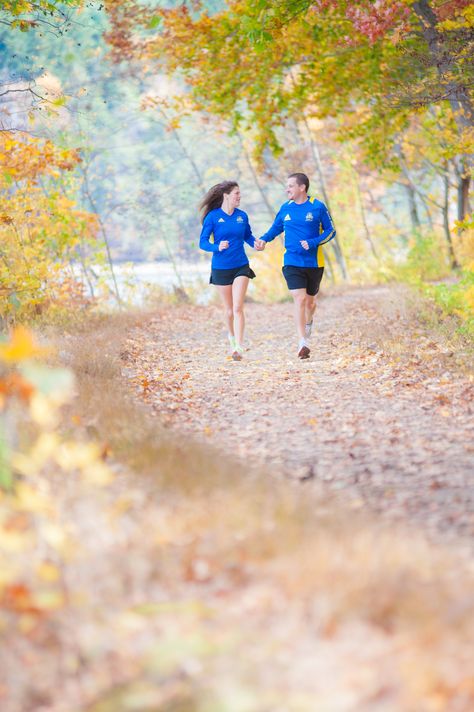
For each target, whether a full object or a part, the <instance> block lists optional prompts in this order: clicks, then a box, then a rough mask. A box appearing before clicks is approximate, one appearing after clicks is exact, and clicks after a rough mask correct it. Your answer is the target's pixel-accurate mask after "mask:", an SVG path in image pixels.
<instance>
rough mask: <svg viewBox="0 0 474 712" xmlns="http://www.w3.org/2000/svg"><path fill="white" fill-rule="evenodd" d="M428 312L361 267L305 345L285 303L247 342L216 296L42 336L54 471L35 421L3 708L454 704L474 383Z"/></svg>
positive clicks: (91, 710)
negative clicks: (58, 398) (240, 356)
mask: <svg viewBox="0 0 474 712" xmlns="http://www.w3.org/2000/svg"><path fill="white" fill-rule="evenodd" d="M420 323H421V322H419V321H418V318H417V316H416V309H415V310H414V308H413V306H409V305H408V303H407V302H406V299H405V296H404V294H403V292H402V291H401V290H400V289H398V288H397V289H392V288H390V289H388V288H387V289H381V288H380V289H379V288H378V289H373V290H369V289H365V290H353V291H346V292H344V293H339V294H338V293H331V294H328V296H326V297H325V298H324V299H322V300H321V303H320V309H319V313H318V333H317V335H316V336H315V337H314V338H313V345H314V348H313V355H312V358H311V359H310V360H309V361H306V362H301V361H298V360H297V358H296V355H295V353H294V346H295V344H294V336H293V323H292V316H291V306H290V305H289V304H281V305H276V306H271V307H269V306H263V305H257V304H250V305H249V306H248V334H249V343H248V350H247V351H246V354H245V360H244V361H242V362H241V363H235V362H233V361H231V360H230V359H229V358H228V357H227V354H226V344H225V334H224V332H223V329H222V327H221V322H220V311H219V309H218V308H217V307H213V306H212V307H200V308H198V307H176V308H174V307H166V308H165V307H164V308H163V309H162V310H161V311H160V312H159V313H157V314H155V315H153V316H150V315H145V317H144V316H143V315H140V314H139V315H116V316H112V317H107V318H104V319H102V320H99V321H98V322H97V323H87V324H85V325H84V326H83V329H82V331H79V332H76V331H74V332H71V333H69V334H66V335H62V336H61V337H58V338H57V339H56V341H58V342H59V343H58V345H59V347H60V356H59V357H58V358H59V359H60V361H61V362H62V363H63V364H64V365H67V366H68V367H69V368H71V369H72V371H73V372H74V374H75V377H76V387H75V389H76V390H75V398H74V400H73V401H72V402H71V403H70V405H69V406H68V408H67V409H66V410H65V411H64V412H63V421H62V428H61V434H60V433H57V447H58V448H59V452H60V454H61V458H60V460H61V462H63V463H64V468H65V469H64V468H63V469H61V468H59V467H58V465H57V464H56V465H55V461H54V460H53V459H52V458H51V447H52V443H53V445H54V442H53V441H54V438H52V437H51V435H52V433H51V432H50V431H49V430H46V431H44V432H42V434H40V439H39V440H38V441H37V442H34V443H33V447H32V450H31V453H30V455H29V456H28V457H26V459H25V457H23V460H22V462H23V469H24V474H23V475H22V479H21V482H19V489H18V493H17V495H16V497H17V499H16V500H15V501H12V502H11V505H12V506H14V507H16V509H15V508H13V510H12V511H11V512H10V511H9V510H8V509H7V505H8V504H9V502H8V501H7V500H6V498H5V497H4V498H3V500H0V504H2V503H3V509H2V510H1V512H0V525H1V526H2V527H3V529H2V548H0V554H2V553H3V554H4V559H5V560H6V561H7V562H9V563H10V564H11V565H12V566H13V565H14V571H13V573H14V574H15V576H14V583H13V584H12V585H9V586H8V587H7V589H6V591H7V595H4V596H3V598H2V600H1V606H0V643H1V645H0V708H1V710H2V712H4V711H5V712H33V711H34V712H73V711H74V712H151V711H152V710H153V712H438V711H439V712H471V711H472V709H474V677H473V674H472V640H473V636H474V630H473V628H474V615H473V613H474V611H473V606H474V575H473V570H472V549H471V547H472V479H471V480H469V478H470V477H471V478H472V474H471V470H472V468H471V467H470V465H471V463H472V454H473V453H472V449H470V448H472V413H470V411H469V409H470V408H471V407H472V405H471V401H472V398H471V399H470V396H471V395H472V393H471V390H472V382H471V380H470V376H469V374H468V372H467V368H466V363H467V360H468V354H465V353H461V351H460V350H459V348H460V347H459V346H456V347H455V348H454V343H457V344H460V343H462V342H461V341H459V340H457V341H456V342H454V341H453V342H451V343H450V342H449V341H448V339H447V337H446V335H441V334H438V336H435V335H433V334H431V333H429V331H428V330H427V329H425V328H424V327H422V326H421V325H420ZM433 333H434V332H433ZM453 348H454V350H453ZM131 392H132V394H133V393H134V392H135V396H136V397H131ZM143 401H145V402H146V403H148V407H143ZM36 415H37V416H38V413H36ZM43 415H44V414H43ZM163 421H165V427H163V425H162V423H163ZM27 424H28V423H27ZM48 427H50V426H48ZM28 428H31V423H29V425H28ZM28 428H26V430H25V434H26V433H27V431H28ZM63 431H64V432H63ZM183 434H184V437H183ZM63 436H68V437H70V438H72V437H74V442H73V444H70V445H69V449H66V450H65V449H64V443H62V440H61V438H62V437H63ZM191 436H192V437H191ZM76 441H77V442H76ZM91 441H94V443H95V444H96V446H95V447H96V449H97V448H98V451H99V452H100V465H101V466H102V467H103V468H106V470H107V472H108V473H109V475H110V478H106V479H105V481H102V484H100V485H99V484H97V482H95V481H94V482H91V481H90V480H89V478H85V477H84V475H83V474H81V467H82V466H84V467H86V469H87V465H88V464H91V465H92V469H93V472H94V473H95V475H97V462H95V461H93V462H92V463H89V460H90V459H91V457H90V447H91ZM30 462H31V468H30V469H28V468H27V467H26V465H28V463H30ZM25 463H26V465H25ZM20 464H21V462H20ZM102 467H101V470H100V473H102ZM83 469H84V468H83ZM102 474H103V473H102ZM89 475H90V473H89ZM101 479H102V480H103V478H101ZM20 485H21V486H20ZM4 512H6V514H5V515H3V513H4ZM2 517H3V519H2ZM427 535H428V536H427ZM8 573H9V571H8V569H7V568H6V569H5V570H4V571H2V576H5V575H8Z"/></svg>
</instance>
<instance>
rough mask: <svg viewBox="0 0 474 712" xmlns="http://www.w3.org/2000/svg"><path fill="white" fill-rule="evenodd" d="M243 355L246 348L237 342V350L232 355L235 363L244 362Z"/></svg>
mask: <svg viewBox="0 0 474 712" xmlns="http://www.w3.org/2000/svg"><path fill="white" fill-rule="evenodd" d="M243 353H244V347H243V346H241V345H240V344H238V343H237V342H236V344H235V349H234V351H233V353H232V359H233V360H234V361H242V357H243Z"/></svg>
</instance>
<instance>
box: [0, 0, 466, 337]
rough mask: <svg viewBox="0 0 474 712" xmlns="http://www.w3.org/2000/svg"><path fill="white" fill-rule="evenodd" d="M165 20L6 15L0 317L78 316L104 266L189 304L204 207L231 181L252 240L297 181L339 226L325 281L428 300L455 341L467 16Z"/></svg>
mask: <svg viewBox="0 0 474 712" xmlns="http://www.w3.org/2000/svg"><path fill="white" fill-rule="evenodd" d="M174 5H175V4H174V3H168V4H167V3H151V4H150V3H133V2H119V3H117V2H114V3H109V4H107V3H94V2H89V3H77V2H76V3H75V2H70V3H63V4H58V3H48V2H45V3H37V4H28V3H22V2H16V3H7V4H6V5H5V3H4V6H5V8H4V10H3V15H2V26H1V32H2V35H1V40H0V41H1V47H2V60H1V61H2V65H1V73H2V92H1V96H0V101H1V122H2V125H1V129H2V130H1V141H2V166H3V171H2V185H1V190H2V195H3V199H2V205H3V212H2V219H1V227H0V229H1V230H2V242H3V244H4V246H5V247H4V255H3V261H2V265H1V268H0V269H2V274H1V277H2V288H1V296H0V299H1V300H2V313H3V314H4V315H8V316H9V317H11V318H15V317H18V316H21V314H25V315H26V314H31V313H32V309H33V311H36V312H38V311H41V310H42V309H43V306H42V304H43V303H44V304H46V303H47V304H48V305H49V307H50V308H51V307H52V306H53V305H58V303H59V302H60V303H61V304H62V305H63V307H64V306H65V299H72V300H73V301H74V300H76V299H78V298H79V293H80V294H82V297H83V299H84V300H85V303H86V304H87V301H88V299H89V298H94V297H95V296H96V294H97V289H98V287H97V276H96V272H97V271H96V270H94V267H95V266H96V265H97V264H99V263H100V262H101V261H104V260H109V262H111V261H112V260H114V261H119V260H121V261H124V260H125V261H127V260H128V261H133V262H137V261H143V260H146V261H150V260H158V261H163V260H166V261H168V262H171V263H172V264H173V265H174V281H175V282H176V283H177V285H178V286H180V287H181V288H183V287H184V286H185V285H184V282H185V281H186V278H185V277H184V279H183V275H182V271H181V270H180V269H178V268H177V263H179V262H183V261H188V262H189V261H192V262H194V263H196V262H199V261H201V262H205V259H206V258H205V256H199V254H198V250H197V245H196V241H197V236H198V234H199V216H198V212H197V205H198V203H199V200H200V198H201V197H202V195H203V193H204V192H205V190H206V189H207V188H208V187H209V186H210V185H212V184H213V183H215V182H218V181H219V180H222V179H224V178H229V177H232V178H235V179H236V180H238V181H239V182H240V183H241V184H242V191H243V195H244V203H243V205H244V207H245V209H246V210H247V212H248V213H249V215H250V218H251V222H252V225H253V229H254V232H255V234H257V235H258V234H261V232H262V231H263V230H264V229H266V228H267V226H268V224H269V222H270V221H271V220H272V218H273V216H274V214H275V212H276V210H277V208H278V206H279V205H280V204H281V202H283V200H284V183H285V179H286V175H287V174H288V172H290V171H292V170H294V169H295V167H296V168H298V169H301V170H304V171H306V172H307V173H308V175H310V176H311V180H312V188H311V190H312V191H313V193H314V194H316V195H317V196H318V197H320V198H321V199H322V200H323V201H324V202H326V203H327V204H328V205H329V208H330V210H331V211H332V213H333V216H334V220H335V223H336V225H337V229H338V240H337V242H335V243H334V244H333V245H332V246H331V247H330V248H329V249H328V250H326V253H327V262H328V272H329V278H330V280H332V281H333V282H341V281H342V280H347V279H349V280H351V281H352V282H355V283H363V282H379V281H387V280H388V281H390V280H397V279H402V280H403V279H406V280H409V281H412V282H417V283H418V284H420V285H427V284H430V285H431V286H429V287H428V290H429V292H430V293H431V294H432V295H434V297H435V298H437V299H438V301H439V302H440V303H441V304H442V306H443V307H444V308H446V309H448V310H450V311H452V312H453V311H455V312H456V313H457V314H458V315H459V316H461V317H462V318H464V321H465V322H466V323H465V327H466V328H468V329H469V328H470V320H471V319H472V302H473V289H472V286H473V285H472V260H473V246H472V240H473V237H472V222H471V217H470V215H471V213H470V202H469V189H470V166H471V158H470V156H471V155H472V100H471V89H472V66H471V62H470V56H471V54H472V6H471V4H470V3H467V2H448V3H446V2H445V3H442V4H441V5H440V8H437V7H436V5H434V6H433V7H432V6H431V5H430V4H429V3H411V2H392V1H387V2H381V3H380V2H379V3H372V2H369V1H367V2H362V3H357V4H356V5H354V4H350V3H349V4H344V3H342V2H340V3H337V2H321V3H319V4H318V3H309V2H307V3H305V2H298V3H296V4H293V5H292V6H291V8H288V7H286V4H285V3H281V2H271V3H266V2H262V3H257V4H252V5H250V4H249V5H247V4H245V3H238V4H232V3H231V4H229V7H228V8H227V7H226V6H225V4H223V3H220V4H219V3H216V2H210V3H203V4H199V3H198V4H191V5H189V6H188V5H187V4H186V3H184V4H179V6H178V7H177V8H176V7H174ZM30 7H31V9H30V10H29V9H28V8H30ZM42 7H43V11H42V10H41V8H42ZM42 13H46V14H42ZM315 48H317V51H315ZM7 206H8V208H7ZM42 208H43V209H42ZM46 216H49V217H46ZM25 256H26V260H25V259H24V258H25ZM280 258H281V249H280V250H279V251H278V250H275V251H272V253H271V255H268V254H265V255H262V256H260V255H259V256H258V259H259V260H260V261H262V262H263V265H264V267H263V272H262V273H261V278H260V279H259V281H258V282H259V285H257V284H256V285H255V286H256V288H257V296H258V297H259V298H264V299H269V300H271V299H278V298H283V297H284V295H285V292H284V289H283V288H281V289H279V288H278V287H277V288H275V286H274V285H275V280H274V279H273V277H274V275H275V273H276V272H275V270H278V268H279V264H280ZM53 263H54V265H55V267H54V270H53V272H54V274H52V273H51V271H50V270H49V266H50V264H53ZM22 265H23V266H22ZM26 265H27V268H26ZM33 265H34V267H33ZM71 265H73V267H71ZM78 265H80V268H79V267H78ZM66 275H67V276H68V279H65V276H66ZM277 281H278V280H277ZM108 284H109V285H110V284H112V287H113V290H114V291H115V292H117V288H118V287H117V284H115V285H114V282H113V280H112V282H110V280H109V281H108ZM201 286H202V285H201ZM99 292H100V288H99ZM258 292H260V294H258ZM115 296H116V297H117V298H120V297H119V295H117V294H116V295H115Z"/></svg>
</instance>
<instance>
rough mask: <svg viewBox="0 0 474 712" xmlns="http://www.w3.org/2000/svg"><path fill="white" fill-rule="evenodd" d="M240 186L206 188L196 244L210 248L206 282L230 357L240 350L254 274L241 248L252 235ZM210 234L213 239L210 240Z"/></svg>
mask: <svg viewBox="0 0 474 712" xmlns="http://www.w3.org/2000/svg"><path fill="white" fill-rule="evenodd" d="M239 205H240V188H239V186H238V184H237V183H235V182H234V181H230V180H226V181H223V182H222V183H218V184H217V185H214V186H213V187H212V188H210V189H209V190H208V192H207V193H206V195H205V196H204V199H203V201H202V203H201V205H200V209H201V210H202V222H203V225H202V230H201V237H200V238H199V247H200V248H201V250H205V251H206V252H212V253H213V254H212V263H211V278H210V280H209V283H210V284H215V285H216V287H217V289H218V291H219V294H220V296H221V299H222V303H223V305H224V309H225V320H226V325H227V330H228V334H229V343H230V349H231V353H232V358H233V359H234V361H240V360H241V359H242V354H243V351H244V349H243V347H242V342H243V337H244V327H245V315H244V299H245V294H246V292H247V287H248V285H249V279H253V278H254V277H255V272H254V271H253V270H252V269H250V265H249V260H248V257H247V255H246V254H245V250H244V242H246V243H247V244H248V245H250V246H251V247H254V243H255V238H254V236H253V235H252V230H251V229H250V225H249V219H248V216H247V213H244V211H243V210H239V207H238V206H239ZM211 235H214V242H211V240H210V238H211Z"/></svg>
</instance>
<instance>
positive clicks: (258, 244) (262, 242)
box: [253, 239, 267, 252]
mask: <svg viewBox="0 0 474 712" xmlns="http://www.w3.org/2000/svg"><path fill="white" fill-rule="evenodd" d="M266 244H267V243H266V242H265V240H260V239H255V242H254V245H253V246H254V248H255V249H256V250H258V251H259V252H262V251H263V250H264V249H265V245H266Z"/></svg>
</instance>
